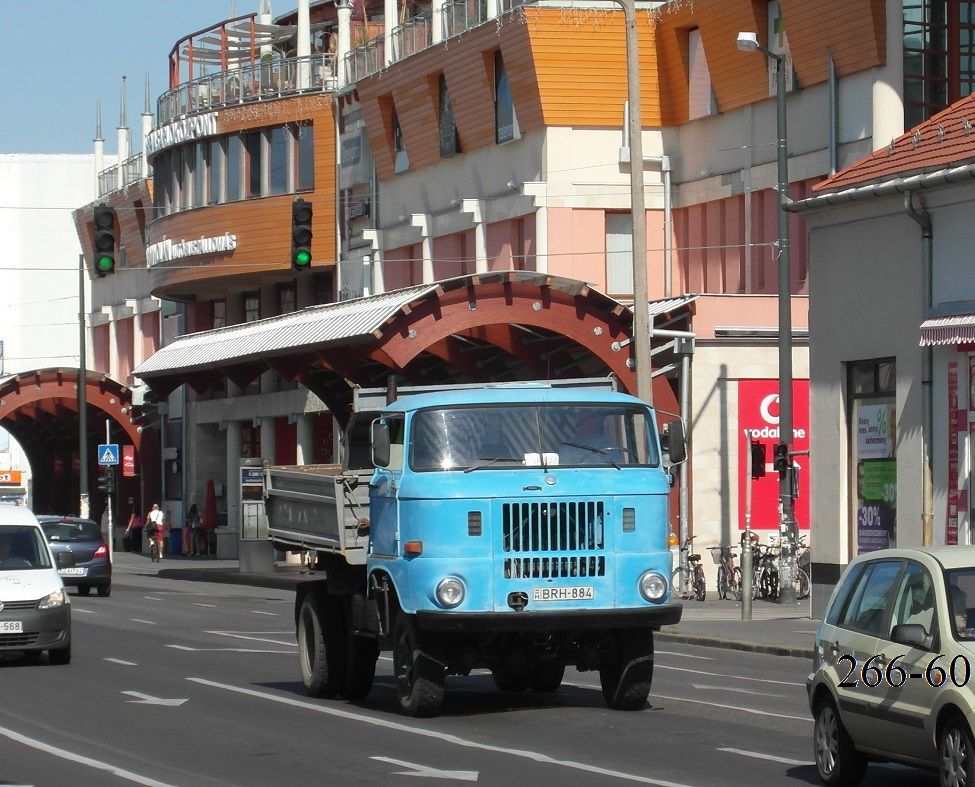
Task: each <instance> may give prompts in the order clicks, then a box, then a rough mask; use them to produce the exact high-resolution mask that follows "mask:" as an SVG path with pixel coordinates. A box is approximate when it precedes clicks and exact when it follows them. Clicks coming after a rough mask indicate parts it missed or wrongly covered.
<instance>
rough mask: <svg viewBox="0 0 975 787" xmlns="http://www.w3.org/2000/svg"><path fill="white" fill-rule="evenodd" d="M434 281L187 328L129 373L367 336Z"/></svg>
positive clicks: (144, 374) (193, 365)
mask: <svg viewBox="0 0 975 787" xmlns="http://www.w3.org/2000/svg"><path fill="white" fill-rule="evenodd" d="M438 286H439V285H438V284H425V285H422V286H418V287H409V288H407V289H403V290H394V291H393V292H388V293H384V294H382V295H372V296H369V297H366V298H356V299H355V300H351V301H341V302H339V303H328V304H324V305H322V306H310V307H308V308H306V309H302V310H301V311H297V312H292V313H290V314H283V315H281V316H279V317H269V318H267V319H264V320H256V321H255V322H249V323H241V324H239V325H231V326H228V327H226V328H217V329H215V330H212V331H200V332H199V333H192V334H187V335H186V336H181V337H180V338H178V339H176V340H175V341H174V342H172V343H171V344H168V345H166V346H165V347H163V348H162V349H160V350H159V351H158V352H156V353H155V355H153V356H152V357H151V358H149V359H148V360H146V361H145V362H144V363H143V364H141V365H140V366H139V367H138V368H137V369H135V370H134V371H133V372H132V373H133V375H135V376H136V377H152V376H153V374H154V373H163V372H166V373H169V372H174V371H189V370H192V369H203V368H206V367H209V366H213V365H216V364H221V363H226V362H228V361H236V362H240V363H243V362H246V361H248V360H250V359H252V358H256V357H258V356H260V357H265V358H266V357H273V356H274V355H275V354H285V353H293V352H294V351H295V350H300V349H301V348H302V347H316V346H317V347H320V346H322V345H327V344H333V343H336V342H345V343H349V342H351V341H353V340H355V339H357V338H360V337H361V338H366V337H368V336H370V335H371V334H372V333H373V332H374V331H376V330H378V329H380V328H381V327H382V326H383V325H384V324H385V323H386V321H387V320H389V319H390V318H391V317H393V316H394V315H395V314H396V313H397V312H399V311H400V310H401V309H402V308H403V307H405V306H407V305H409V304H410V303H412V302H413V301H415V300H417V299H418V298H422V297H423V296H424V295H426V294H427V293H429V292H431V291H433V290H435V289H436V288H437V287H438Z"/></svg>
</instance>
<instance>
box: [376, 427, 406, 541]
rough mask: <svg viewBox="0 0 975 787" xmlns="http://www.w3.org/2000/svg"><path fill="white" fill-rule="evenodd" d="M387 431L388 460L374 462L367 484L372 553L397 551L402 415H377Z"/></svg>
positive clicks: (402, 449) (402, 450) (401, 460)
mask: <svg viewBox="0 0 975 787" xmlns="http://www.w3.org/2000/svg"><path fill="white" fill-rule="evenodd" d="M378 421H379V423H381V424H384V425H385V426H386V427H387V429H388V433H389V460H388V463H387V464H386V465H385V466H377V467H376V472H375V474H374V475H373V477H372V481H371V483H370V484H369V534H370V535H369V539H370V547H369V550H370V552H371V553H372V555H374V556H377V557H379V556H383V555H388V556H391V557H396V556H397V555H398V554H399V528H398V526H397V517H396V503H397V493H398V490H399V482H400V479H401V478H402V475H403V462H404V445H403V435H404V432H405V430H404V424H405V420H404V418H403V417H402V416H387V417H384V418H380V419H378Z"/></svg>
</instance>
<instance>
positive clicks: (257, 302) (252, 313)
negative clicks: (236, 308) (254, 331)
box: [244, 292, 261, 322]
mask: <svg viewBox="0 0 975 787" xmlns="http://www.w3.org/2000/svg"><path fill="white" fill-rule="evenodd" d="M259 319H261V296H260V293H257V292H248V293H244V322H254V321H255V320H259Z"/></svg>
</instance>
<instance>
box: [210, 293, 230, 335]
mask: <svg viewBox="0 0 975 787" xmlns="http://www.w3.org/2000/svg"><path fill="white" fill-rule="evenodd" d="M226 324H227V299H226V298H221V299H220V300H218V301H210V327H211V328H223V327H224V326H225V325H226Z"/></svg>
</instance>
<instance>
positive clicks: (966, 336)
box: [920, 301, 975, 347]
mask: <svg viewBox="0 0 975 787" xmlns="http://www.w3.org/2000/svg"><path fill="white" fill-rule="evenodd" d="M969 342H975V302H973V301H956V302H954V303H946V304H942V305H940V306H938V307H937V308H936V309H932V310H931V311H930V312H929V313H928V314H927V317H926V319H925V320H924V322H922V323H921V342H920V344H921V347H931V346H934V345H949V344H968V343H969Z"/></svg>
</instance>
